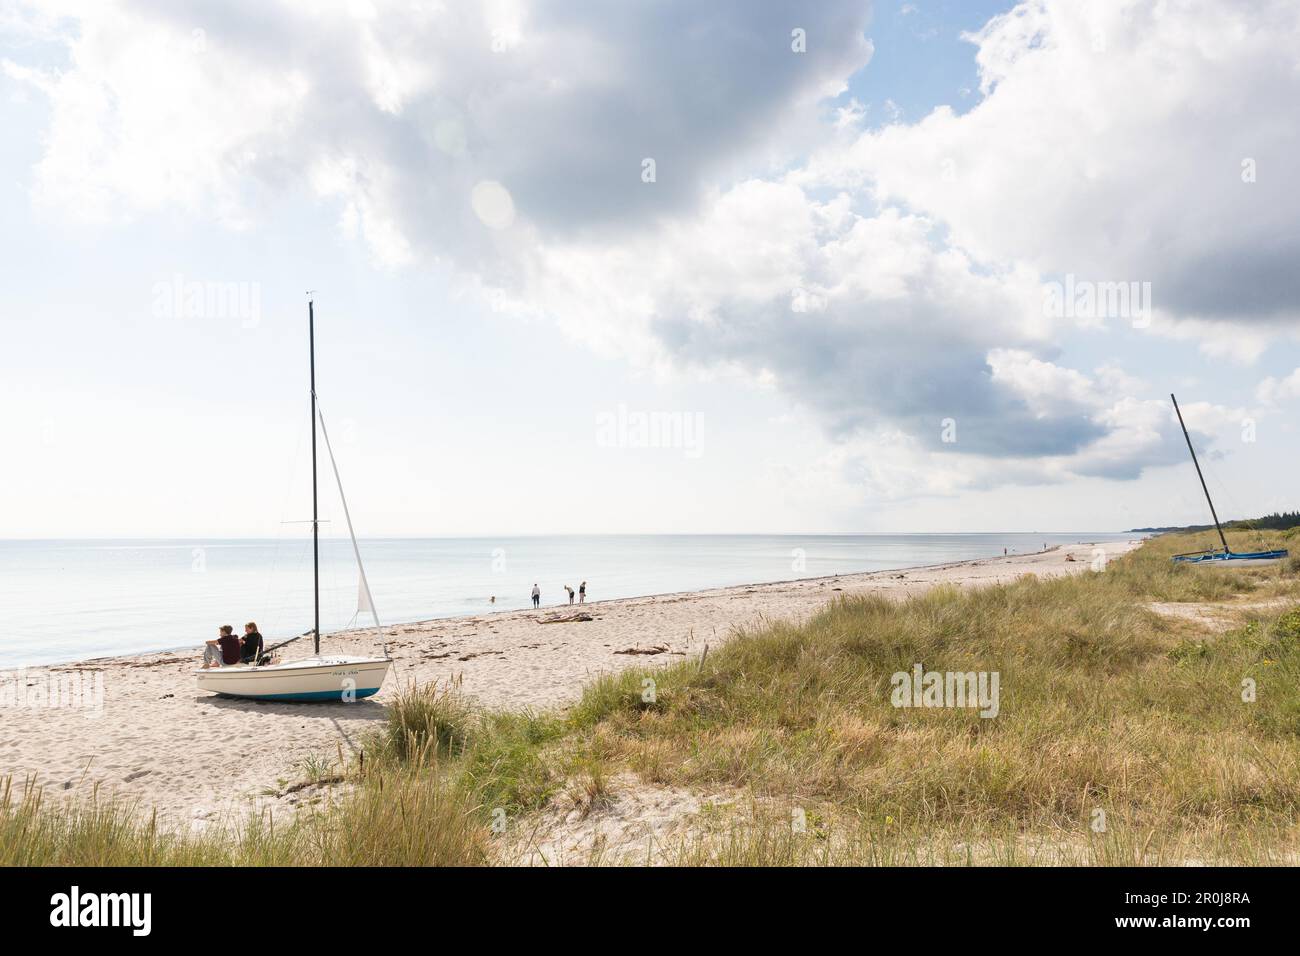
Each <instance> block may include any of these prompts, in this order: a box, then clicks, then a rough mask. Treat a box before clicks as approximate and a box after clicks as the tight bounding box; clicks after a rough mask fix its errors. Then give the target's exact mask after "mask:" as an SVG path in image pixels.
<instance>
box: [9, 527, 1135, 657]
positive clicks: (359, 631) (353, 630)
mask: <svg viewBox="0 0 1300 956" xmlns="http://www.w3.org/2000/svg"><path fill="white" fill-rule="evenodd" d="M844 533H845V534H857V532H844ZM935 533H936V534H946V533H947V532H935ZM971 533H972V534H977V533H981V532H971ZM1102 533H1105V534H1110V533H1115V534H1123V533H1124V532H1102ZM792 537H797V535H792ZM1147 537H1151V535H1141V536H1139V537H1138V538H1137V539H1136V540H1138V541H1141V540H1144V539H1145V538H1147ZM376 540H384V539H376ZM1101 543H1103V542H1097V541H1079V542H1077V543H1075V544H1069V545H1066V544H1054V545H1051V546H1049V547H1048V548H1047V549H1046V550H1038V551H1022V552H1013V553H1011V554H1007V555H991V556H989V557H984V558H965V559H962V560H960V561H943V562H939V563H938V564H909V565H899V566H898V567H895V568H881V569H879V570H876V571H848V572H844V573H842V574H821V575H817V576H815V577H808V578H782V579H779V580H773V581H746V582H742V583H739V584H720V585H716V586H713V587H708V588H697V589H694V590H683V591H654V592H651V593H649V594H631V595H624V596H622V597H611V598H602V599H600V600H599V601H588V602H586V603H585V604H578V603H576V602H575V603H574V604H572V605H570V604H568V603H562V604H543V605H542V606H541V607H540V608H533V607H531V606H525V607H517V608H506V607H503V608H498V609H494V610H485V611H480V612H476V613H474V614H457V615H449V616H447V617H421V618H415V619H414V620H410V621H389V622H388V623H385V624H381V625H379V626H378V628H376V626H374V625H371V626H369V627H346V628H340V629H337V630H322V631H321V638H322V640H323V639H324V638H326V637H343V638H347V637H352V636H355V635H364V634H368V633H371V632H373V631H375V630H383V631H386V630H388V629H389V628H395V627H413V626H417V625H429V626H434V625H437V624H439V623H446V622H449V621H460V620H467V619H470V618H486V617H489V616H492V615H504V614H520V613H529V614H532V613H537V612H545V611H547V610H548V609H549V610H550V611H558V610H560V609H562V608H568V607H574V608H577V607H584V608H590V607H596V606H598V605H601V604H606V605H611V604H617V603H619V602H623V601H640V600H646V599H651V598H676V597H681V596H683V595H692V596H701V597H703V596H708V595H713V594H716V593H719V592H722V591H728V590H731V589H733V588H756V587H772V586H779V585H802V584H809V583H820V582H825V581H829V580H832V579H834V580H839V579H841V578H850V577H851V578H858V577H869V576H872V575H882V574H898V573H901V572H911V571H946V570H950V569H953V568H960V567H965V566H969V565H978V564H982V563H985V562H989V561H1001V560H1007V559H1009V558H1026V557H1033V556H1036V555H1045V554H1051V553H1053V552H1055V551H1059V550H1060V549H1062V548H1070V547H1084V546H1089V547H1091V546H1095V545H1097V544H1101ZM1104 543H1105V544H1114V545H1123V546H1125V550H1128V548H1129V547H1131V546H1132V545H1133V541H1132V540H1128V541H1108V542H1104ZM310 636H311V631H310V630H307V631H304V632H302V633H301V634H295V635H293V636H291V637H285V638H280V639H275V640H273V639H271V638H266V643H267V644H268V645H276V646H278V647H285V646H289V645H292V644H293V643H295V642H297V641H299V640H301V639H302V638H304V637H310ZM186 653H188V654H195V655H198V656H200V657H201V656H202V654H203V645H202V644H179V645H173V646H169V647H160V648H153V649H150V650H143V651H128V652H125V653H122V654H105V655H100V656H97V657H77V658H72V659H69V660H59V661H50V662H48V663H45V664H14V665H11V666H4V667H0V675H2V674H5V673H12V672H14V671H40V670H55V669H58V670H75V669H77V668H76V667H75V666H74V665H92V664H112V663H115V662H120V661H127V660H132V659H137V658H142V657H152V656H155V655H158V654H186ZM88 669H89V668H88Z"/></svg>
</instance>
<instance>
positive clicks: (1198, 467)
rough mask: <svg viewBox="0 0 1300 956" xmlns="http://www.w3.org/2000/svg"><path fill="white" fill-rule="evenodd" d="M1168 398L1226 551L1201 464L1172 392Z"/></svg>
mask: <svg viewBox="0 0 1300 956" xmlns="http://www.w3.org/2000/svg"><path fill="white" fill-rule="evenodd" d="M1169 398H1170V399H1171V400H1172V401H1173V403H1174V412H1175V413H1176V414H1177V415H1178V424H1179V426H1180V427H1181V428H1182V430H1183V439H1184V440H1185V441H1186V442H1187V450H1188V451H1190V452H1191V453H1192V464H1193V465H1195V466H1196V477H1197V478H1199V479H1201V490H1202V491H1203V492H1205V500H1206V501H1208V502H1209V503H1210V517H1212V518H1213V519H1214V527H1215V529H1216V530H1218V532H1219V541H1221V542H1222V543H1223V550H1224V551H1227V550H1228V539H1227V538H1225V537H1224V536H1223V525H1221V524H1219V515H1218V512H1216V511H1215V510H1214V502H1213V501H1212V500H1211V499H1210V489H1209V488H1207V487H1206V486H1205V476H1204V475H1203V474H1201V463H1200V462H1199V461H1197V460H1196V449H1195V448H1193V447H1192V439H1191V436H1190V435H1188V434H1187V426H1186V425H1185V424H1184V423H1183V413H1182V410H1181V409H1179V407H1178V399H1176V398H1174V394H1173V392H1170V393H1169Z"/></svg>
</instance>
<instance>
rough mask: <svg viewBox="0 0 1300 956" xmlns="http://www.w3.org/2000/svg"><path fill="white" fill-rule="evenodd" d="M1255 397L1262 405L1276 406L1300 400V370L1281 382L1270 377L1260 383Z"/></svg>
mask: <svg viewBox="0 0 1300 956" xmlns="http://www.w3.org/2000/svg"><path fill="white" fill-rule="evenodd" d="M1255 397H1256V399H1257V400H1258V401H1259V402H1260V404H1262V405H1276V404H1278V403H1279V402H1288V401H1291V400H1292V399H1296V398H1300V368H1298V369H1296V370H1295V371H1294V372H1292V373H1291V374H1290V375H1288V376H1286V378H1283V379H1280V380H1279V379H1276V378H1274V377H1272V376H1271V375H1270V376H1269V377H1268V378H1266V379H1264V380H1263V381H1262V382H1260V383H1259V386H1258V387H1257V388H1256V389H1255Z"/></svg>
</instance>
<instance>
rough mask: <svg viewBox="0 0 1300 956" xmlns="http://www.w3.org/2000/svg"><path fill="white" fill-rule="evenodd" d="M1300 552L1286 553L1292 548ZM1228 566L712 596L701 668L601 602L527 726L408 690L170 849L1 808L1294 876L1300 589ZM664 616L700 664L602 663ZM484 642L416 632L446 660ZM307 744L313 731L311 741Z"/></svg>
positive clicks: (38, 851) (631, 858)
mask: <svg viewBox="0 0 1300 956" xmlns="http://www.w3.org/2000/svg"><path fill="white" fill-rule="evenodd" d="M1295 535H1296V531H1291V532H1270V533H1269V535H1268V537H1269V539H1270V545H1285V544H1286V543H1288V542H1293V541H1294V538H1295ZM1205 542H1206V539H1205V537H1204V536H1197V535H1170V536H1164V537H1160V538H1156V539H1153V540H1151V541H1148V542H1146V543H1145V544H1143V545H1142V546H1141V547H1140V548H1137V549H1136V550H1133V551H1131V552H1129V553H1127V554H1122V555H1119V556H1117V557H1114V559H1113V560H1106V561H1105V562H1104V567H1099V565H1098V564H1094V563H1092V560H1091V559H1092V557H1093V555H1092V552H1091V550H1090V549H1087V548H1082V547H1081V548H1079V549H1078V553H1077V555H1072V556H1074V557H1075V560H1073V561H1066V560H1065V554H1064V553H1063V552H1059V551H1058V552H1055V553H1051V554H1047V555H1039V556H1027V557H1025V558H1020V559H1015V560H1011V561H1008V562H1007V563H1006V564H1004V565H999V562H998V561H993V562H975V563H968V564H966V565H961V566H955V567H956V568H957V569H958V570H957V572H956V573H955V574H954V573H953V570H954V566H950V567H949V568H948V569H947V570H944V569H928V570H927V571H925V572H922V571H909V572H906V573H905V574H904V577H903V578H901V579H900V578H898V577H897V576H896V575H897V574H898V573H899V572H893V573H892V574H894V575H895V576H894V577H890V576H889V575H888V574H886V575H862V576H853V577H851V578H850V577H848V576H845V577H842V578H839V579H836V581H837V583H831V582H830V581H829V580H827V581H820V582H795V583H793V584H785V585H763V586H759V587H755V588H750V589H723V590H720V591H716V592H708V593H707V594H706V595H705V596H703V598H702V599H707V600H706V604H707V606H708V609H709V611H708V613H706V612H705V610H704V608H703V607H700V608H696V612H697V613H696V616H695V617H694V618H693V620H696V621H698V622H701V623H700V624H699V627H700V628H701V629H704V630H707V633H708V635H709V641H710V644H709V649H708V652H707V653H705V651H704V646H703V645H704V643H705V642H704V640H703V639H702V635H700V634H698V633H697V634H696V635H694V638H693V640H694V641H696V642H697V643H693V644H687V640H688V639H690V638H689V637H688V635H689V632H688V635H683V634H681V633H680V630H679V629H680V628H681V626H682V624H684V623H685V622H686V621H687V620H688V618H687V617H685V616H683V617H674V616H673V615H674V613H675V614H678V615H686V614H687V610H686V609H684V608H683V607H682V605H686V607H687V608H689V606H690V596H674V598H673V599H672V600H676V601H677V603H676V604H674V603H672V601H671V600H670V599H667V598H657V599H637V601H629V602H618V603H620V604H622V605H624V606H623V607H621V608H620V609H619V610H618V611H614V610H613V609H611V608H609V607H602V606H601V605H594V606H592V607H591V608H590V610H592V612H593V615H594V618H595V619H594V620H593V621H591V622H581V623H572V624H548V625H541V624H539V623H537V621H536V620H533V621H532V622H530V623H531V627H532V630H531V631H529V632H528V633H531V634H533V635H535V637H534V638H533V641H537V640H538V639H541V640H542V641H547V640H549V641H553V642H554V643H555V644H570V643H571V642H574V641H575V640H577V639H576V638H575V637H574V636H573V635H572V634H571V633H565V629H574V630H576V629H578V628H582V627H587V628H591V630H589V631H588V632H587V633H586V636H585V637H584V638H583V640H585V643H584V644H582V645H581V646H584V647H587V648H588V650H589V659H590V660H591V661H593V662H594V663H595V665H596V666H591V667H590V673H588V674H586V675H573V674H571V673H570V671H569V670H564V671H563V673H562V674H561V675H548V676H547V677H544V678H542V680H541V683H542V684H543V685H544V686H546V687H548V688H564V689H565V690H564V691H561V692H559V693H555V694H554V698H555V699H553V700H550V701H549V702H548V700H547V694H545V693H543V694H540V695H539V692H538V688H537V686H536V685H533V684H525V685H524V686H521V687H519V688H518V689H517V696H516V698H515V699H514V700H511V699H510V695H509V694H508V693H506V691H507V690H508V687H509V684H508V682H505V681H504V678H503V677H502V675H501V674H500V673H499V671H497V670H493V669H487V668H485V669H484V670H483V671H480V672H477V673H476V671H475V670H474V669H470V668H468V667H466V668H464V669H463V670H462V669H457V668H455V667H453V666H450V665H445V664H443V662H444V661H446V658H438V659H437V660H435V661H432V662H428V663H426V664H425V669H424V670H422V671H418V670H417V672H416V673H414V674H412V673H409V671H412V670H416V668H414V667H408V668H407V671H408V673H407V674H405V675H404V677H405V679H403V680H401V681H400V682H399V683H398V684H397V685H396V686H394V687H393V688H391V689H386V693H385V694H384V695H381V697H380V699H379V701H378V702H377V703H376V704H375V705H374V706H375V716H374V717H373V718H369V719H365V718H362V719H363V720H364V723H361V724H358V725H356V726H347V727H342V729H340V730H336V731H335V732H334V733H333V735H332V736H330V735H329V734H325V733H321V732H320V730H321V728H323V727H324V726H325V724H324V723H320V724H315V723H313V724H310V726H311V728H312V729H314V730H315V731H317V733H316V735H315V736H314V737H312V738H311V742H312V743H313V744H314V745H315V746H314V749H311V750H310V752H309V753H308V754H307V755H306V756H304V757H303V758H301V759H300V760H299V761H298V763H297V764H296V765H295V766H296V770H295V769H291V768H288V767H281V769H280V770H279V772H280V773H282V774H283V775H284V777H283V779H282V780H281V781H280V782H279V783H278V784H276V785H275V786H274V788H272V789H273V793H272V794H270V795H268V796H266V797H265V798H264V800H263V802H262V803H261V804H260V805H259V804H258V803H257V801H248V802H246V803H244V804H237V805H235V806H232V807H231V808H229V809H228V812H226V813H224V814H222V815H221V816H219V817H215V818H212V819H210V820H209V821H208V822H207V823H206V824H205V825H203V826H199V827H193V826H191V827H190V828H188V829H187V828H176V827H175V826H169V825H167V824H166V823H165V822H164V819H165V817H166V814H165V813H163V814H155V813H154V812H153V811H152V810H151V809H150V808H149V807H148V806H147V805H146V804H147V801H144V800H141V799H140V798H139V796H138V795H136V796H135V797H134V799H133V798H132V795H131V794H126V795H123V794H121V793H115V792H113V791H111V790H110V789H108V788H106V787H105V786H104V785H103V783H102V782H101V784H100V787H99V789H98V790H95V791H93V792H90V793H85V792H83V793H80V794H74V795H66V794H62V795H57V796H55V795H51V794H50V792H49V788H48V787H42V786H40V785H39V784H22V783H19V782H11V784H10V785H9V787H8V788H7V789H6V790H5V791H4V793H3V795H0V796H2V799H0V836H3V838H4V839H3V841H2V842H0V845H2V846H3V847H4V849H3V850H0V858H2V859H3V861H4V862H9V863H24V862H28V863H30V862H46V863H55V862H62V863H92V862H132V863H275V864H299V863H344V864H357V863H374V864H385V863H428V864H444V863H458V864H479V863H494V864H526V865H527V864H533V865H542V864H544V865H556V864H644V863H653V864H685V865H702V864H722V865H746V864H778V865H784V864H789V865H797V864H832V865H834V864H922V865H927V864H986V863H1023V864H1037V865H1044V864H1103V865H1108V864H1155V863H1196V862H1210V863H1294V862H1296V860H1297V853H1298V851H1300V825H1298V823H1297V821H1298V820H1300V790H1297V787H1296V783H1297V781H1300V689H1298V688H1300V683H1298V682H1297V678H1298V677H1300V562H1297V560H1296V559H1294V558H1293V559H1292V560H1290V561H1288V562H1283V563H1279V564H1272V565H1255V566H1243V567H1231V566H1228V567H1195V566H1187V565H1176V564H1173V563H1171V562H1170V561H1169V557H1170V555H1171V554H1173V553H1174V552H1176V551H1186V550H1194V549H1195V548H1196V547H1199V546H1202V545H1203V543H1205ZM1030 557H1032V558H1034V559H1035V560H1030ZM999 560H1000V559H999ZM1024 564H1029V565H1031V566H1030V567H1024V566H1023V565H1024ZM999 567H1001V568H1002V570H999ZM1013 569H1014V570H1013ZM1094 569H1095V570H1094ZM954 579H956V580H957V581H959V582H960V583H956V584H955V583H953V581H954ZM903 581H911V582H914V583H909V584H903V583H902V582H903ZM891 582H892V583H891ZM796 585H797V587H796ZM836 589H839V590H836ZM781 594H785V595H786V597H785V598H784V600H785V601H786V605H787V607H788V608H789V611H790V613H788V614H784V615H780V614H777V613H775V612H774V610H773V607H772V606H770V605H768V604H765V602H764V598H763V595H766V596H767V598H768V601H770V602H771V605H775V604H777V603H778V602H777V601H776V598H775V597H773V596H774V595H781ZM792 594H793V595H796V596H795V597H791V596H790V595H792ZM738 598H740V599H742V600H747V601H748V602H752V603H746V604H744V605H743V607H744V612H743V616H741V615H737V616H736V617H734V618H733V624H732V626H731V627H730V628H727V629H726V630H725V633H724V634H723V635H720V636H719V638H718V639H716V640H714V638H713V633H714V632H713V630H712V627H713V625H711V624H710V623H709V621H710V615H712V614H714V613H717V606H718V605H719V604H722V605H723V606H724V607H726V606H728V605H731V604H736V603H738V602H737V599H738ZM612 603H614V602H611V604H612ZM1189 607H1194V608H1196V609H1197V611H1196V613H1194V614H1188V613H1184V611H1183V610H1181V609H1186V608H1189ZM643 615H644V617H645V618H647V619H648V621H649V623H648V624H647V625H646V626H645V629H644V630H638V631H637V632H636V640H635V641H633V642H632V644H630V645H629V646H635V645H637V644H638V643H639V646H641V647H642V648H656V647H660V646H667V647H669V648H673V649H680V651H681V654H680V656H676V657H669V656H668V655H667V653H666V652H665V653H660V654H655V655H631V654H620V655H616V654H615V653H614V652H615V651H618V650H626V649H627V648H626V647H623V646H620V645H623V644H624V643H625V640H624V639H618V640H604V639H602V631H601V625H602V623H603V622H608V621H610V620H611V619H619V618H621V619H622V620H624V621H625V622H627V621H639V620H641V619H642V616H643ZM493 617H494V618H497V627H496V628H495V629H492V628H487V630H489V631H495V633H493V634H492V635H491V636H490V637H489V636H488V635H484V634H480V635H479V644H478V645H476V646H477V647H478V648H479V649H480V650H485V649H489V648H497V647H500V644H499V643H498V642H500V641H501V639H502V637H503V633H504V632H505V631H506V627H505V626H504V621H505V620H506V619H507V618H508V617H510V615H502V616H500V617H499V618H498V616H495V615H494V616H493ZM475 620H476V621H478V622H482V621H484V620H487V619H483V618H480V619H475ZM655 622H658V623H657V626H656V623H655ZM592 625H595V627H592ZM466 626H467V625H466V622H435V623H432V624H430V625H421V626H420V627H421V628H424V627H428V628H430V629H431V630H433V631H434V632H435V634H436V638H437V641H441V642H442V643H443V644H444V645H446V644H447V643H448V642H449V641H450V640H451V639H453V637H454V635H455V634H457V633H458V631H457V628H464V627H466ZM476 626H477V627H479V628H482V627H483V625H482V624H481V623H479V624H477V625H476ZM605 626H606V627H608V626H609V625H608V623H606V624H605ZM641 626H642V625H640V624H638V625H637V627H641ZM719 630H722V628H719ZM398 631H399V635H400V634H401V631H402V629H398ZM539 631H545V632H546V633H545V634H540V633H538V632H539ZM557 631H558V632H559V633H556V632H557ZM414 633H419V629H416V630H415V631H414V632H413V633H412V634H411V635H409V642H410V647H409V648H402V649H400V650H402V651H403V652H406V653H408V654H411V655H412V656H408V658H407V660H408V661H410V660H412V658H413V657H414V656H415V655H421V654H423V655H425V656H428V652H430V651H433V653H442V651H440V650H434V645H435V643H436V641H430V640H428V639H427V637H428V636H429V635H426V640H424V641H419V640H417V639H416V638H415V637H414ZM606 636H608V635H606ZM630 636H631V634H624V635H621V637H623V638H626V637H630ZM605 645H610V646H608V647H606V646H605ZM596 647H599V648H601V650H602V651H603V652H605V653H607V656H606V657H602V656H601V655H600V654H597V653H595V651H594V648H596ZM533 650H536V649H533ZM412 652H413V653H412ZM514 653H516V654H517V655H518V656H519V657H520V658H521V659H526V658H524V656H523V654H522V649H520V650H518V651H515V652H514ZM553 653H556V654H558V651H556V652H553ZM470 655H473V656H470ZM510 655H511V651H510V649H509V648H505V647H501V649H500V653H497V654H489V655H481V654H478V653H476V651H475V650H473V649H471V648H470V647H468V646H467V647H465V653H463V654H461V655H460V656H462V657H465V656H470V660H469V661H465V662H462V663H466V664H469V663H473V662H474V661H477V660H479V659H481V658H483V657H486V660H487V662H489V663H491V664H492V667H493V668H500V667H502V666H504V665H503V663H502V661H501V658H505V659H506V660H509V658H510ZM665 659H666V662H665ZM433 664H437V665H439V667H436V668H435V667H433V666H431V665H433ZM605 665H608V666H605ZM918 667H920V668H921V669H922V670H923V671H924V672H927V673H931V672H933V673H938V674H956V675H972V676H974V675H978V674H983V675H992V674H996V675H998V681H997V686H998V690H999V700H998V702H997V704H998V705H997V707H996V713H988V712H987V709H986V712H985V713H984V715H983V716H982V715H981V711H980V710H979V709H977V708H975V707H972V706H951V705H942V704H941V705H939V706H899V699H898V695H897V693H896V691H897V675H900V674H912V673H915V671H916V669H917V668H918ZM151 673H157V671H153V672H151ZM524 673H527V671H526V670H525V671H524ZM971 686H972V687H973V686H974V685H973V684H972V685H971ZM191 706H195V707H200V706H213V705H211V704H208V705H204V704H202V703H199V702H193V701H191ZM250 706H260V707H268V706H269V707H274V706H275V705H250ZM286 706H287V705H286ZM338 706H339V708H342V707H343V706H344V705H338ZM245 716H246V715H245ZM266 716H267V718H268V719H271V718H273V717H274V718H279V716H280V715H279V714H278V713H275V712H269V713H268V714H267V715H266ZM200 719H202V718H200ZM288 719H289V720H295V721H296V722H298V723H301V724H304V726H303V727H300V728H299V729H300V730H301V729H306V726H305V725H306V724H307V721H308V719H307V718H306V717H297V718H292V717H290V718H288ZM347 719H349V720H355V719H358V718H347ZM206 726H215V724H211V723H210V724H208V725H206ZM345 737H346V745H345V741H344V738H345ZM10 749H11V751H12V748H10ZM289 792H291V794H292V796H293V798H295V802H294V803H293V805H292V810H290V807H289V806H288V805H287V804H286V796H285V794H286V793H289ZM345 835H346V836H345Z"/></svg>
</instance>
